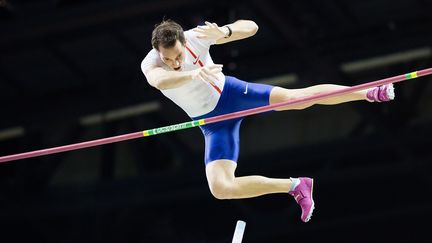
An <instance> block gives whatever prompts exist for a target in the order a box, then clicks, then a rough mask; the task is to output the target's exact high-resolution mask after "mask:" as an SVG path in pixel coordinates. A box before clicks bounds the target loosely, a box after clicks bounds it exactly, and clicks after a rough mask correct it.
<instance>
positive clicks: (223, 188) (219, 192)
mask: <svg viewBox="0 0 432 243" xmlns="http://www.w3.org/2000/svg"><path fill="white" fill-rule="evenodd" d="M208 183H209V187H210V191H211V193H212V195H213V196H214V197H215V198H217V199H220V200H223V199H232V198H233V195H234V190H233V185H232V183H230V182H227V181H225V180H213V181H209V182H208Z"/></svg>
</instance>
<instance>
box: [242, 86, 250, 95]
mask: <svg viewBox="0 0 432 243" xmlns="http://www.w3.org/2000/svg"><path fill="white" fill-rule="evenodd" d="M248 85H249V84H246V90H245V92H243V94H247V91H248Z"/></svg>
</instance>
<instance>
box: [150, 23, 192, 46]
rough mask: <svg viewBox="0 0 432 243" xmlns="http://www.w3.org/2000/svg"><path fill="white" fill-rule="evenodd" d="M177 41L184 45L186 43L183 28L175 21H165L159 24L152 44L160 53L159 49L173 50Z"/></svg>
mask: <svg viewBox="0 0 432 243" xmlns="http://www.w3.org/2000/svg"><path fill="white" fill-rule="evenodd" d="M177 40H179V41H180V43H182V44H183V45H184V44H185V43H186V40H185V36H184V33H183V28H182V27H181V26H180V25H179V24H177V23H176V22H174V21H173V20H170V19H168V20H163V21H162V22H161V23H159V24H157V25H156V26H155V28H154V30H153V33H152V39H151V43H152V46H153V48H155V49H156V50H158V51H159V47H160V46H162V47H163V48H171V47H173V46H175V44H176V42H177Z"/></svg>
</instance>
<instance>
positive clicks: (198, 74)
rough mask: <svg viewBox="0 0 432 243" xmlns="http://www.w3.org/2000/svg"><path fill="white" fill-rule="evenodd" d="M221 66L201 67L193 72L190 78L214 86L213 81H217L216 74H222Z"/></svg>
mask: <svg viewBox="0 0 432 243" xmlns="http://www.w3.org/2000/svg"><path fill="white" fill-rule="evenodd" d="M222 67H223V65H220V64H213V65H209V66H205V67H201V68H199V69H196V70H193V74H192V78H193V79H201V80H202V81H204V82H208V83H210V84H212V85H216V84H215V80H217V79H218V77H217V75H216V74H218V73H220V72H222Z"/></svg>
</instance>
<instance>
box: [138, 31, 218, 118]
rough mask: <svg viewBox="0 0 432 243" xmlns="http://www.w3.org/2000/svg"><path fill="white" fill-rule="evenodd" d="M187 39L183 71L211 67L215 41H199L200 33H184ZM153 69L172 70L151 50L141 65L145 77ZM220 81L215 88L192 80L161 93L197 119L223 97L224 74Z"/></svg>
mask: <svg viewBox="0 0 432 243" xmlns="http://www.w3.org/2000/svg"><path fill="white" fill-rule="evenodd" d="M184 35H185V38H186V48H185V51H184V55H185V59H184V62H183V64H182V71H190V70H194V69H197V68H200V66H201V65H202V66H208V65H211V64H214V63H213V60H212V58H211V56H210V53H209V50H210V46H211V45H212V44H214V43H215V41H208V40H203V39H198V38H197V37H196V36H197V33H196V32H194V31H193V30H188V31H185V32H184ZM154 67H162V68H163V69H165V70H167V71H172V69H171V68H170V67H169V66H168V65H166V64H165V63H164V62H163V61H162V60H161V58H160V56H159V53H158V51H157V50H155V49H152V50H151V51H150V52H149V53H148V54H147V56H146V57H145V58H144V60H143V61H142V63H141V70H142V71H143V73H144V75H145V73H146V70H147V69H149V68H154ZM217 77H218V79H217V80H215V81H214V83H215V85H216V86H212V85H211V84H210V83H208V82H204V81H202V80H200V79H196V80H191V81H190V82H187V83H185V84H184V85H182V86H180V87H177V88H172V89H165V90H161V92H162V93H163V94H164V95H165V96H166V97H168V98H169V99H171V100H172V101H173V102H174V103H175V104H177V105H178V106H180V107H181V108H182V109H183V110H184V111H185V112H186V113H187V114H188V115H189V116H190V117H197V116H201V115H204V114H207V113H209V112H210V111H212V110H213V109H214V108H215V107H216V104H217V102H218V101H219V98H220V95H221V94H220V92H221V91H222V90H223V86H224V84H225V75H224V74H223V73H222V72H221V73H218V74H217Z"/></svg>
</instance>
